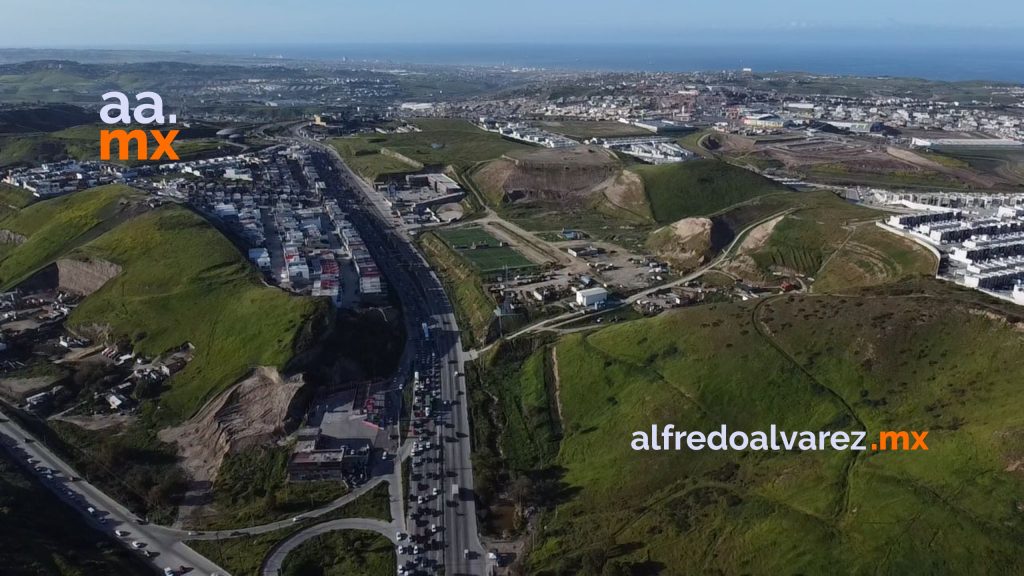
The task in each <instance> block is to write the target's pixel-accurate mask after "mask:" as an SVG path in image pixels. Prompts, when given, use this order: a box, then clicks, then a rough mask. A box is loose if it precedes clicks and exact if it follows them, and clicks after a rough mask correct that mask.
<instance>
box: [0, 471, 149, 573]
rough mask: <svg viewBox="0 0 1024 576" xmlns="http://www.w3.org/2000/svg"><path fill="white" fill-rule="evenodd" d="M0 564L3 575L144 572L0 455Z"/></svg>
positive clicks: (136, 560)
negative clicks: (1, 527) (1, 528)
mask: <svg viewBox="0 0 1024 576" xmlns="http://www.w3.org/2000/svg"><path fill="white" fill-rule="evenodd" d="M0 526H3V530H0V566H3V573H4V574H5V575H8V576H37V575H39V574H53V575H57V576H99V575H105V574H147V573H149V572H150V571H151V570H152V568H150V567H147V566H146V565H145V564H143V563H142V561H141V560H139V558H138V557H137V556H135V555H133V554H131V553H129V552H128V551H127V550H126V549H124V548H122V547H121V546H120V545H118V544H115V543H114V542H113V541H112V539H111V538H110V537H109V536H107V535H103V534H100V533H99V532H96V531H95V530H93V529H92V528H90V527H88V526H86V525H85V522H84V520H83V519H82V517H81V516H80V515H79V514H78V513H76V512H74V511H73V510H72V509H71V508H70V507H69V506H68V505H66V504H64V503H62V502H60V501H58V500H57V498H56V497H55V496H54V495H53V494H52V493H51V492H50V491H48V490H46V489H44V488H43V487H42V486H40V485H38V484H36V483H35V481H34V480H32V479H31V477H29V476H28V475H27V474H26V473H25V472H23V471H22V470H21V469H19V468H18V467H17V466H15V464H14V463H13V462H12V461H10V460H9V456H8V454H7V452H6V451H3V452H0Z"/></svg>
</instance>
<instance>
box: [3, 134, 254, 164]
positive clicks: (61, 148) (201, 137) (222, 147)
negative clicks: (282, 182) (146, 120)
mask: <svg viewBox="0 0 1024 576" xmlns="http://www.w3.org/2000/svg"><path fill="white" fill-rule="evenodd" d="M107 128H109V127H108V126H105V125H102V124H83V125H79V126H72V127H69V128H64V129H62V130H58V131H55V132H49V133H44V134H26V135H22V134H0V166H11V165H32V164H39V163H41V162H47V161H55V160H65V159H69V158H70V159H75V160H97V159H99V156H100V144H99V143H100V130H103V129H107ZM118 128H124V129H125V130H133V129H135V128H145V127H144V126H140V125H131V126H118ZM180 130H181V132H180V134H179V135H178V137H177V138H176V139H175V140H174V151H175V152H176V153H177V154H178V157H179V158H180V159H181V160H195V159H198V158H208V157H212V156H218V155H223V154H227V153H230V152H233V151H236V150H237V148H235V147H233V146H230V145H228V144H226V143H224V142H223V141H221V140H218V139H216V138H212V137H209V136H212V134H209V133H208V132H209V131H208V130H205V129H203V128H202V127H200V128H197V129H187V128H183V129H180ZM155 146H156V145H155V144H154V143H152V142H151V143H150V144H149V151H150V152H152V151H153V149H154V148H155ZM137 154H138V152H137V150H136V146H135V144H134V142H133V143H132V144H131V146H130V147H129V159H128V160H125V161H119V160H118V155H117V145H116V142H115V143H114V145H113V147H112V156H113V158H114V161H115V162H122V163H123V164H126V165H138V164H142V163H144V162H147V161H140V160H138V159H137Z"/></svg>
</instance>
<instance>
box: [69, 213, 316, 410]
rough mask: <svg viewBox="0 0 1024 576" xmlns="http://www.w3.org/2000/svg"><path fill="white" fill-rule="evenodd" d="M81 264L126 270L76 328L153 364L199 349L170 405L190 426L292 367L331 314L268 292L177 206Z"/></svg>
mask: <svg viewBox="0 0 1024 576" xmlns="http://www.w3.org/2000/svg"><path fill="white" fill-rule="evenodd" d="M75 256H85V257H91V258H101V259H104V260H108V261H111V262H114V263H116V264H119V265H120V266H121V267H122V268H123V270H122V272H121V274H119V275H118V276H117V277H116V278H114V279H113V280H110V281H109V282H108V283H107V284H106V285H104V286H103V288H101V289H100V290H99V291H97V292H95V293H93V294H92V295H90V296H89V297H88V298H86V299H85V301H84V302H83V303H82V304H81V305H80V306H79V307H78V308H77V309H76V310H75V311H74V313H73V314H72V315H71V318H70V324H71V325H72V326H89V325H94V324H106V325H109V326H110V328H111V329H112V331H113V332H114V333H115V334H122V335H124V336H126V337H128V338H129V339H130V340H131V341H132V344H133V345H134V346H135V348H136V350H137V351H139V352H142V353H144V354H147V355H155V354H160V353H163V352H165V351H167V350H169V349H172V348H176V347H178V346H181V345H182V344H184V343H185V342H192V344H193V345H195V352H194V354H195V356H194V359H193V360H192V362H190V363H189V365H188V367H187V368H186V369H185V370H184V371H182V372H181V373H179V374H177V375H175V376H174V378H173V379H172V380H171V388H170V390H169V391H168V392H166V393H165V394H164V395H163V397H162V403H161V405H162V407H163V408H164V409H165V410H169V411H170V412H171V414H173V415H175V416H177V417H181V418H183V417H188V416H190V415H191V414H192V413H193V412H194V411H196V410H198V409H199V408H200V407H201V406H202V405H203V404H204V403H205V402H206V401H207V400H209V399H210V398H212V397H213V396H215V395H216V394H217V393H218V392H220V391H221V390H223V389H225V388H226V387H228V386H230V385H231V384H233V383H234V382H236V381H237V380H238V379H240V378H241V377H242V376H244V375H245V374H246V373H248V372H249V371H250V370H252V369H253V368H254V367H256V366H276V367H279V368H283V367H284V366H285V365H286V364H287V362H288V361H289V360H290V359H291V358H292V356H293V355H294V354H295V352H296V350H295V347H296V340H297V335H298V334H299V332H300V331H301V329H302V328H303V326H304V325H305V323H306V322H307V321H309V319H310V318H311V317H313V316H314V315H315V314H317V313H318V312H321V311H322V306H321V303H319V302H318V301H316V300H313V299H310V298H299V297H293V296H290V295H288V294H286V293H285V292H282V291H280V290H277V289H274V288H268V287H266V286H264V285H263V284H262V282H261V279H260V278H259V276H258V275H257V273H256V272H254V271H253V270H252V268H251V267H250V266H249V264H248V263H247V262H246V261H245V259H244V258H243V257H242V256H241V254H240V253H239V252H238V250H237V249H236V248H235V247H234V245H232V244H231V243H230V242H229V241H228V240H227V239H226V238H224V237H223V236H222V235H221V234H220V233H219V232H218V231H217V230H215V229H214V228H212V227H211V226H210V225H209V224H207V223H206V221H205V220H203V219H202V218H201V217H199V216H197V215H196V214H194V213H192V212H190V211H188V210H186V209H184V208H180V207H177V206H166V207H163V208H160V209H157V210H155V211H152V212H149V213H147V214H144V215H141V216H138V217H136V218H134V219H132V220H131V221H128V222H126V223H124V224H121V225H120V226H118V227H117V228H115V229H113V230H111V231H110V232H108V233H106V234H104V235H103V236H101V237H99V238H97V239H96V240H94V241H93V242H91V243H89V244H87V245H85V246H83V247H82V248H80V249H79V250H78V251H76V252H75V253H74V254H72V257H75Z"/></svg>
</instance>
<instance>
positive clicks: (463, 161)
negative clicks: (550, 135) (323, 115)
mask: <svg viewBox="0 0 1024 576" xmlns="http://www.w3.org/2000/svg"><path fill="white" fill-rule="evenodd" d="M415 124H416V126H417V127H418V128H420V132H406V133H403V134H371V135H366V136H352V137H347V138H334V139H332V140H331V141H330V144H331V145H332V146H334V148H335V149H337V150H338V153H339V154H341V156H342V157H343V158H344V159H345V162H346V163H347V164H348V165H349V166H351V167H352V169H353V170H355V171H356V172H359V174H361V175H362V176H363V177H365V178H369V179H371V180H372V179H376V178H377V177H378V176H380V175H382V174H390V173H402V172H416V171H417V170H419V169H421V168H422V167H423V165H428V166H430V165H440V166H449V165H450V166H455V167H456V169H460V170H461V169H465V168H468V167H470V166H472V165H473V164H475V163H477V162H482V161H484V160H491V159H493V158H497V157H499V156H501V155H502V154H505V153H506V152H511V151H515V150H530V149H533V147H532V146H529V145H527V144H521V143H519V142H513V141H511V140H506V139H505V138H502V137H501V136H500V135H498V134H495V133H493V132H487V131H484V130H481V129H479V128H477V127H476V126H474V125H472V124H470V123H469V122H466V121H465V120H450V119H423V120H417V121H416V122H415ZM389 154H390V155H389ZM396 155H398V156H396ZM405 159H408V160H411V161H412V162H413V163H410V162H408V161H406V160H405ZM414 163H415V164H414Z"/></svg>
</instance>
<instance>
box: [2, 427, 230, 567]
mask: <svg viewBox="0 0 1024 576" xmlns="http://www.w3.org/2000/svg"><path fill="white" fill-rule="evenodd" d="M2 420H3V421H2V422H0V442H2V443H3V444H4V446H5V447H6V448H7V449H8V450H9V452H10V453H11V454H12V455H13V456H14V457H15V458H20V459H21V460H22V461H23V462H25V463H26V464H28V465H30V466H32V467H33V470H34V471H35V472H36V473H37V474H38V475H39V476H40V477H42V478H44V480H43V483H44V484H45V485H46V486H48V487H49V488H50V490H51V491H52V492H53V493H54V494H56V495H57V497H59V498H60V499H62V500H64V501H65V502H68V503H69V504H70V505H71V506H72V507H73V508H75V509H76V510H78V511H79V512H80V513H81V514H82V516H84V517H85V518H86V521H87V522H89V523H90V524H92V525H93V526H94V527H95V528H96V529H98V530H101V531H106V532H108V533H110V534H111V535H113V536H114V537H115V538H119V539H121V540H123V541H125V543H126V544H127V545H128V546H130V547H131V548H132V549H134V550H135V551H136V553H137V554H139V555H140V556H143V557H144V558H145V559H146V560H147V561H149V562H150V563H151V564H153V565H154V566H155V567H156V568H158V569H159V570H160V571H161V572H162V571H163V570H164V569H165V568H170V569H171V570H172V571H173V572H175V573H176V574H177V573H181V572H182V571H181V570H180V568H181V567H185V568H186V570H187V571H188V572H190V573H193V574H203V575H207V574H209V575H215V574H227V572H226V571H224V570H223V569H222V568H220V567H219V566H217V565H216V564H214V563H213V562H211V561H210V560H209V559H207V558H206V557H204V556H202V555H201V554H199V553H197V552H196V551H194V550H192V549H191V548H189V547H188V546H186V545H185V544H183V543H182V542H181V538H180V537H179V536H178V535H177V534H175V533H174V531H169V530H167V529H166V528H164V527H162V526H155V525H151V524H149V523H147V522H146V521H144V520H142V519H140V518H138V517H137V516H136V515H135V514H132V513H131V512H130V511H129V510H128V509H126V508H125V507H124V506H122V505H121V504H119V503H118V502H117V501H116V500H114V499H113V498H111V497H110V496H108V495H106V494H105V493H103V492H101V491H100V490H99V489H98V488H96V487H95V486H93V485H92V484H90V483H89V482H87V481H86V480H79V479H77V477H76V476H75V474H76V472H75V471H74V470H73V469H72V468H71V467H70V466H69V465H68V464H67V463H65V462H64V461H63V460H61V459H60V458H58V457H57V456H56V455H55V454H54V453H53V452H51V451H50V449H49V448H48V447H47V446H46V445H45V444H43V443H42V442H40V441H39V440H38V439H37V438H33V437H32V436H30V435H29V434H28V433H27V432H26V431H25V430H24V429H22V428H21V427H20V426H18V425H17V424H16V423H15V422H14V421H11V420H8V419H7V418H6V417H3V418H2ZM51 477H52V479H50V478H51Z"/></svg>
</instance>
